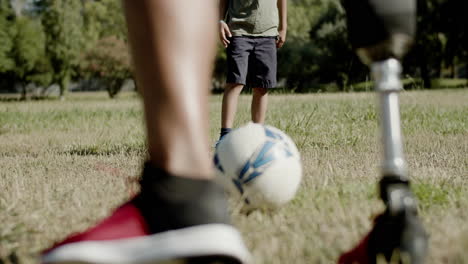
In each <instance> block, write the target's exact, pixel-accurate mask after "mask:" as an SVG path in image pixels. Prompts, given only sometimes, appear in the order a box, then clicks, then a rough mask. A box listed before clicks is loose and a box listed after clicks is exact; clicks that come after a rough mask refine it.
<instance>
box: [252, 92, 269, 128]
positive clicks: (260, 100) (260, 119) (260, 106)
mask: <svg viewBox="0 0 468 264" xmlns="http://www.w3.org/2000/svg"><path fill="white" fill-rule="evenodd" d="M267 105H268V89H267V88H253V95H252V106H251V115H252V122H254V123H260V124H263V123H265V118H266V112H267Z"/></svg>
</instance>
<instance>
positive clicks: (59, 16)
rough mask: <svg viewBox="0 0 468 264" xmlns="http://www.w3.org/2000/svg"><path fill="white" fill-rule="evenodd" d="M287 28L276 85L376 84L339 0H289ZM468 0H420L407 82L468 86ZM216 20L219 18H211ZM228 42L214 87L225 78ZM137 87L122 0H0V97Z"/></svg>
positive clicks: (350, 87)
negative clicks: (351, 37)
mask: <svg viewBox="0 0 468 264" xmlns="http://www.w3.org/2000/svg"><path fill="white" fill-rule="evenodd" d="M288 5H289V6H288V8H289V10H288V36H287V40H286V44H285V46H284V47H283V48H281V49H280V50H279V53H278V63H279V65H278V79H279V84H280V87H279V88H280V89H277V91H279V92H285V93H307V92H335V91H369V90H372V86H371V83H370V82H369V81H370V77H369V74H368V70H367V68H366V67H365V66H364V65H363V64H362V63H361V62H360V61H359V60H358V58H357V57H356V56H355V54H354V53H353V52H352V50H351V47H350V45H349V43H348V41H347V34H346V25H345V13H344V10H343V8H342V7H341V5H340V2H339V0H289V1H288ZM467 10H468V1H466V0H418V18H417V19H418V33H417V39H416V42H415V45H414V46H413V49H412V51H411V52H410V53H409V55H408V56H407V57H406V59H405V61H404V75H403V77H404V85H405V89H439V88H460V87H466V86H467V84H468V83H467V82H468V81H467V66H468V34H467V31H468V29H467V25H468V19H467V18H466V16H465V13H466V11H467ZM214 23H215V22H214ZM225 60H226V55H225V52H224V49H223V48H222V47H221V46H220V48H219V50H218V54H217V57H216V64H215V69H214V74H213V82H212V87H211V88H212V91H213V92H214V93H216V92H220V91H221V90H222V86H223V83H224V79H225V71H226V67H225ZM101 90H106V91H107V92H108V94H109V96H110V98H114V97H115V96H116V95H118V93H119V92H120V91H122V90H135V85H134V83H133V81H132V67H131V60H130V57H129V54H128V47H127V37H126V28H125V20H124V17H123V13H122V6H121V2H120V1H119V0H0V97H1V98H10V99H13V100H18V99H40V98H62V99H63V98H64V97H66V94H67V92H77V91H101Z"/></svg>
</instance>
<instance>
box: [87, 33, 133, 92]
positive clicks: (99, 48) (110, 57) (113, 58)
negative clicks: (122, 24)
mask: <svg viewBox="0 0 468 264" xmlns="http://www.w3.org/2000/svg"><path fill="white" fill-rule="evenodd" d="M80 71H81V72H82V74H83V75H84V76H85V77H87V78H88V79H89V78H97V79H100V80H102V81H104V84H105V85H106V90H107V91H108V93H109V96H110V97H111V98H114V97H115V96H116V95H117V94H118V93H119V92H120V90H121V88H122V84H123V82H124V81H125V80H127V79H129V78H131V76H132V69H131V63H130V55H129V52H128V47H127V45H126V43H125V42H124V41H123V40H121V39H118V38H117V37H115V36H110V37H106V38H103V39H101V40H99V41H98V42H97V44H96V45H95V46H94V47H93V48H91V49H89V50H88V51H87V52H86V53H84V54H83V56H82V60H81V64H80Z"/></svg>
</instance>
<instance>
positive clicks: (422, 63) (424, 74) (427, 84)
mask: <svg viewBox="0 0 468 264" xmlns="http://www.w3.org/2000/svg"><path fill="white" fill-rule="evenodd" d="M419 67H420V69H421V79H422V82H423V87H424V88H428V89H430V88H431V77H430V76H429V69H428V68H427V59H426V56H425V54H424V52H420V53H419Z"/></svg>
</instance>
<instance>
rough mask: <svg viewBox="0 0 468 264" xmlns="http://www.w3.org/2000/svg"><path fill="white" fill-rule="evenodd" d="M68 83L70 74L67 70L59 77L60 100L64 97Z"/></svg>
mask: <svg viewBox="0 0 468 264" xmlns="http://www.w3.org/2000/svg"><path fill="white" fill-rule="evenodd" d="M69 83H70V74H69V73H68V72H67V73H65V74H64V75H63V76H62V77H61V79H60V100H64V99H65V94H66V93H67V91H68V85H69Z"/></svg>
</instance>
